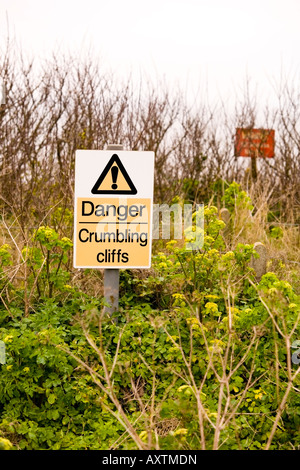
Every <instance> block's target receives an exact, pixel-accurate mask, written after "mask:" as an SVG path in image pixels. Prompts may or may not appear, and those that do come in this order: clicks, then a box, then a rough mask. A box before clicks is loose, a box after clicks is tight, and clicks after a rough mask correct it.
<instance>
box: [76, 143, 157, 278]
mask: <svg viewBox="0 0 300 470" xmlns="http://www.w3.org/2000/svg"><path fill="white" fill-rule="evenodd" d="M153 182H154V153H153V152H127V151H123V150H122V151H118V152H115V151H108V150H105V151H100V150H78V151H77V152H76V160H75V210H74V267H75V268H119V269H120V268H125V269H126V268H149V267H150V265H151V245H152V205H153Z"/></svg>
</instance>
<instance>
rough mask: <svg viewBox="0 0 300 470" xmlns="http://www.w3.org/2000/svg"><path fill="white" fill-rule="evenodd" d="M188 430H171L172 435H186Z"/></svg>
mask: <svg viewBox="0 0 300 470" xmlns="http://www.w3.org/2000/svg"><path fill="white" fill-rule="evenodd" d="M187 433H188V430H187V429H186V428H180V429H176V431H171V433H170V434H171V435H172V436H186V434H187Z"/></svg>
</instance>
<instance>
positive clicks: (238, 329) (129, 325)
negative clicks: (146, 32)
mask: <svg viewBox="0 0 300 470" xmlns="http://www.w3.org/2000/svg"><path fill="white" fill-rule="evenodd" d="M12 53H13V51H12V50H11V49H9V50H8V51H7V52H6V54H4V55H3V57H4V59H3V63H2V66H1V70H2V75H3V76H5V80H6V84H7V89H8V103H7V106H6V108H5V109H4V110H1V112H0V148H1V211H2V212H1V214H2V215H1V222H0V223H1V243H0V340H1V341H3V342H4V344H5V348H6V361H5V363H3V364H0V449H5V450H9V449H16V450H18V449H27V450H31V449H33V450H37V449H53V450H56V449H68V450H69V449H162V450H170V449H176V450H178V449H192V450H195V449H241V450H246V449H251V450H258V449H277V450H294V449H300V432H299V431H300V411H299V410H300V406H299V405H300V394H299V389H300V367H299V364H298V363H297V361H292V355H293V354H295V353H298V351H299V350H298V349H297V348H298V346H299V340H300V283H299V279H300V276H299V274H300V269H299V227H298V226H297V225H296V224H297V223H299V222H298V217H299V184H298V183H299V181H298V178H299V172H298V173H297V168H298V167H297V165H299V160H297V158H296V157H297V155H298V154H297V145H298V142H299V140H297V139H296V136H297V126H296V124H297V122H298V121H297V109H299V107H298V108H297V106H296V105H297V96H296V95H295V94H292V93H288V92H287V89H284V90H282V93H281V95H280V97H281V101H280V106H281V107H279V109H280V112H278V114H276V115H275V116H274V122H275V118H276V119H277V121H276V122H277V124H278V129H279V133H278V138H277V145H278V147H277V148H278V152H280V157H281V158H280V159H279V160H278V165H277V163H276V171H275V170H273V169H272V168H269V167H268V166H267V164H266V166H265V167H263V168H262V169H261V170H260V172H259V178H258V180H257V181H252V180H251V176H250V175H249V173H248V171H247V170H246V172H241V171H240V172H239V173H237V171H236V168H237V167H236V162H233V164H232V165H231V160H230V154H229V140H227V138H228V134H226V132H225V131H224V132H223V133H222V136H221V137H220V140H218V139H219V138H218V137H217V136H218V132H217V129H216V128H214V127H213V124H214V123H215V121H214V119H213V116H212V114H210V113H207V112H206V111H205V110H203V113H202V114H201V113H197V115H196V114H193V112H192V111H191V110H190V109H187V107H186V106H184V103H183V102H182V99H181V98H180V97H178V96H176V97H175V98H171V96H170V95H169V94H167V93H166V92H163V91H160V93H157V94H155V92H154V89H152V90H151V88H150V87H149V89H148V93H147V94H145V91H144V90H141V92H140V94H139V95H138V96H136V94H134V93H133V92H132V90H130V87H129V85H128V86H127V87H123V88H122V90H121V91H117V90H116V87H115V86H112V83H111V82H110V81H109V80H110V79H108V78H105V79H104V78H103V77H101V76H99V74H98V71H97V69H96V68H93V66H92V64H91V63H88V64H85V65H84V66H82V65H76V63H75V65H74V62H73V61H71V60H70V61H69V62H68V64H69V66H67V65H66V62H64V63H63V65H61V64H59V63H58V62H57V61H56V62H53V63H52V64H47V67H45V68H44V70H43V71H42V73H41V75H38V74H37V73H36V71H35V73H33V71H34V68H33V64H32V63H26V62H25V61H24V60H22V61H18V60H16V61H13V60H12V59H11V57H12ZM16 64H17V65H16ZM60 65H61V66H60ZM17 67H19V68H17ZM284 91H286V94H284ZM284 98H285V100H284ZM288 99H293V100H294V101H293V103H295V107H293V108H292V109H293V113H288V112H285V111H287V108H286V107H285V106H286V105H287V103H288ZM249 103H250V101H248V102H246V104H245V106H244V107H240V109H242V113H241V114H240V115H239V116H237V119H236V120H235V121H234V122H235V124H239V125H241V122H242V121H243V119H246V118H245V116H246V115H247V113H246V108H247V106H250V105H249ZM247 109H248V110H249V107H248V108H247ZM254 114H255V113H254V110H253V109H252V113H251V114H249V116H251V119H252V122H251V123H250V124H252V125H254V121H253V119H254ZM208 117H209V118H208ZM224 122H226V124H227V125H228V119H227V120H224ZM243 123H244V124H245V125H246V124H247V125H249V122H248V123H246V122H245V121H243ZM280 131H281V133H280ZM226 135H227V137H226ZM289 139H290V140H289ZM116 140H119V141H121V142H122V143H123V144H124V146H125V147H128V148H131V149H144V150H154V151H155V152H156V156H157V165H156V180H155V194H156V200H157V201H158V202H160V201H164V202H170V201H172V200H175V199H176V202H178V203H180V204H181V203H182V204H183V203H184V202H186V201H189V202H191V201H192V202H197V203H199V202H204V203H205V208H204V216H205V223H204V245H203V247H202V248H201V249H200V250H197V251H190V250H186V249H185V248H186V247H185V244H186V243H187V242H188V241H189V239H188V238H186V239H185V240H155V241H154V244H153V261H152V267H151V269H150V270H144V271H139V270H125V271H121V277H120V309H119V311H118V312H116V313H115V314H114V315H112V316H110V315H108V314H106V313H105V309H104V308H103V307H104V306H105V301H104V299H103V292H102V272H101V271H100V270H99V271H98V270H74V269H73V267H72V230H73V202H72V197H73V194H72V188H73V177H74V175H73V171H74V152H75V150H76V148H87V149H90V148H103V147H104V145H105V144H106V143H108V142H113V141H116ZM291 142H292V144H291ZM276 172H279V173H280V175H281V176H280V178H278V174H277V173H276ZM266 178H269V179H268V181H269V184H268V185H266V184H265V183H264V181H266ZM223 206H226V207H227V208H228V210H229V211H230V215H231V218H230V222H229V224H228V225H227V226H225V224H224V222H223V221H222V220H221V218H220V212H219V211H220V209H221V207H223ZM190 233H191V232H190V231H187V233H186V236H188V235H190ZM256 241H260V242H263V243H264V244H265V246H266V247H267V249H268V253H269V261H268V266H267V268H268V269H267V272H266V274H264V275H263V276H262V277H261V279H258V278H257V277H256V273H255V271H254V270H253V268H252V265H253V264H252V261H253V258H254V257H256V256H257V254H256V252H255V249H254V243H255V242H256ZM2 362H4V361H2Z"/></svg>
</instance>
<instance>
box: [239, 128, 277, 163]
mask: <svg viewBox="0 0 300 470" xmlns="http://www.w3.org/2000/svg"><path fill="white" fill-rule="evenodd" d="M274 147H275V131H274V130H273V129H241V128H238V129H237V130H236V136H235V148H234V154H235V156H236V157H263V158H273V157H274Z"/></svg>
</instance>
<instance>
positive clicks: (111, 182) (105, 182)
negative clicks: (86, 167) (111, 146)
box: [92, 154, 137, 194]
mask: <svg viewBox="0 0 300 470" xmlns="http://www.w3.org/2000/svg"><path fill="white" fill-rule="evenodd" d="M92 193H93V194H136V193H137V190H136V188H135V186H134V184H133V182H132V181H131V179H130V177H129V175H128V173H127V171H126V170H125V168H124V166H123V163H122V162H121V160H120V158H119V157H118V155H117V154H114V155H113V156H112V157H111V159H110V160H109V162H108V164H107V165H106V167H105V168H104V170H103V171H102V173H101V175H100V176H99V178H98V180H97V181H96V183H95V185H94V187H93V189H92Z"/></svg>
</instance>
